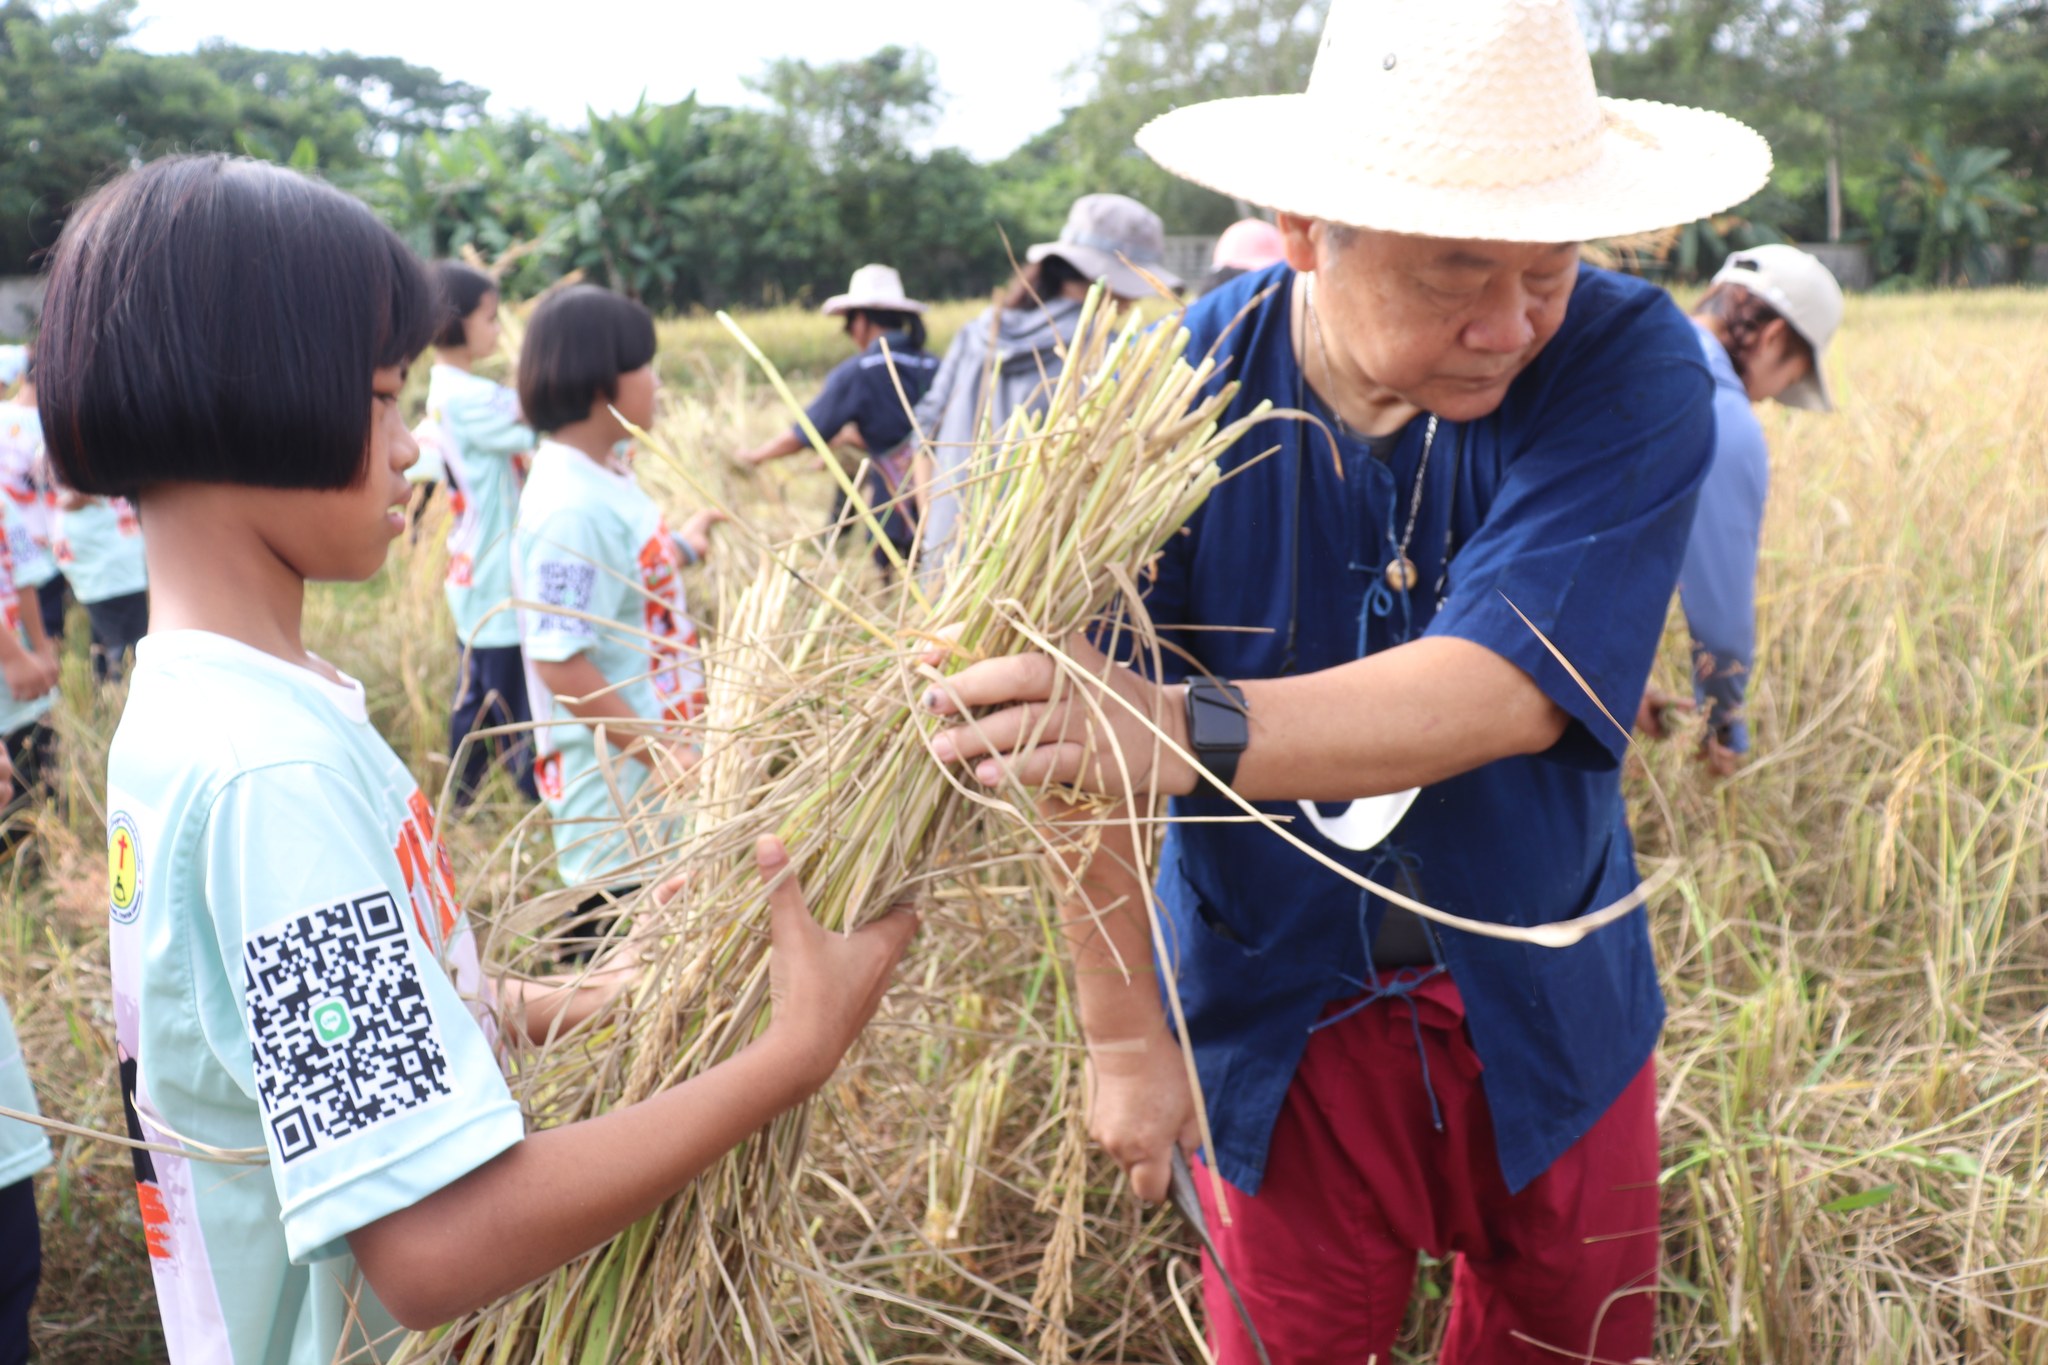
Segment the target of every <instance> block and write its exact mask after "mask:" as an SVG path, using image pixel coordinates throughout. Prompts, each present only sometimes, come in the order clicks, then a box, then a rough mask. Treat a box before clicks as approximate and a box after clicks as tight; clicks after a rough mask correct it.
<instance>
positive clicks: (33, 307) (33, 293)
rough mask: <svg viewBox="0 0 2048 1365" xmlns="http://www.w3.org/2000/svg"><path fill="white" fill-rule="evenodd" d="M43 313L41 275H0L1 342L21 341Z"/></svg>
mask: <svg viewBox="0 0 2048 1365" xmlns="http://www.w3.org/2000/svg"><path fill="white" fill-rule="evenodd" d="M42 311H43V281H42V277H41V276H39V275H0V341H19V340H21V339H22V338H23V337H25V336H27V335H28V329H29V324H30V323H32V322H34V321H35V320H36V318H37V316H38V315H39V314H41V313H42Z"/></svg>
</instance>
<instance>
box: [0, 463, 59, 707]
mask: <svg viewBox="0 0 2048 1365" xmlns="http://www.w3.org/2000/svg"><path fill="white" fill-rule="evenodd" d="M27 534H28V533H27V532H26V531H24V530H23V529H22V524H21V513H20V512H18V511H16V510H15V506H14V502H13V499H11V498H5V497H0V630H6V631H8V632H9V633H11V634H12V635H13V636H14V638H15V639H16V640H17V641H19V642H20V644H21V647H22V648H23V649H26V648H28V621H27V616H28V613H27V611H26V610H25V607H26V605H27V604H26V603H24V602H23V601H22V598H21V589H22V588H31V587H35V586H37V585H36V584H35V583H34V582H33V581H32V580H31V578H30V576H29V575H26V574H24V573H23V572H22V571H21V567H20V562H19V561H18V560H16V559H15V557H14V545H15V543H16V542H17V541H18V540H22V539H25V538H26V537H27ZM56 702H57V690H56V689H55V688H51V689H50V690H49V691H48V692H45V693H44V694H43V695H42V696H40V697H31V698H29V699H28V700H26V701H23V700H21V699H20V698H17V697H16V696H15V695H14V694H13V693H12V692H10V691H9V690H8V689H7V686H6V684H5V683H4V682H0V736H4V735H11V734H13V733H14V732H15V731H16V730H19V729H22V728H23V727H25V726H29V725H33V724H35V723H36V722H37V721H39V720H41V719H42V718H43V717H44V716H47V715H49V714H50V708H51V707H52V706H54V705H56Z"/></svg>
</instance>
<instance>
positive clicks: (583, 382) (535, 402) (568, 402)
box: [519, 284, 655, 431]
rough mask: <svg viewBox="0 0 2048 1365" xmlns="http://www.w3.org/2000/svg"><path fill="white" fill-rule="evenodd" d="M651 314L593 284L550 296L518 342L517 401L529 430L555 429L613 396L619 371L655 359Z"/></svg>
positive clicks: (617, 384) (577, 420) (652, 318)
mask: <svg viewBox="0 0 2048 1365" xmlns="http://www.w3.org/2000/svg"><path fill="white" fill-rule="evenodd" d="M654 349H655V342H654V317H653V315H652V314H650V313H649V312H648V311H647V310H646V309H645V308H642V307H641V306H640V305H639V304H637V303H635V302H633V300H631V299H629V298H626V297H625V296H624V295H621V294H614V293H613V292H612V291H611V290H609V289H600V288H599V287H598V286H596V285H594V284H578V285H572V286H570V287H569V288H567V289H564V290H562V291H561V292H560V293H559V294H550V295H549V296H548V297H547V298H545V299H543V300H541V304H540V307H538V308H536V309H534V310H533V317H532V318H531V319H530V320H529V321H528V322H527V324H526V339H525V340H524V341H523V342H521V343H520V347H519V406H520V408H521V409H522V410H523V411H524V412H525V413H526V420H527V421H528V422H530V423H531V424H532V425H533V429H534V430H535V431H560V430H561V429H562V428H563V427H566V426H568V425H570V424H571V423H573V422H580V421H582V420H583V419H584V418H586V417H588V416H590V406H591V404H593V403H595V402H596V401H597V400H598V399H599V398H603V399H606V400H607V401H609V400H610V399H613V398H616V397H618V396H619V376H620V375H624V374H631V373H632V372H633V371H635V370H637V369H639V368H640V367H641V366H643V365H648V364H651V363H653V360H654Z"/></svg>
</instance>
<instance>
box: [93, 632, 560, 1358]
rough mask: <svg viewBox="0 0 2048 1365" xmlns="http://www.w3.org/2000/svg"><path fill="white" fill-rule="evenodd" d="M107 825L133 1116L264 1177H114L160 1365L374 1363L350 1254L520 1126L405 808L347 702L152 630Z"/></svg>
mask: <svg viewBox="0 0 2048 1365" xmlns="http://www.w3.org/2000/svg"><path fill="white" fill-rule="evenodd" d="M107 810H108V813H109V814H108V832H107V843H108V866H109V869H110V875H109V888H108V899H109V915H110V919H111V922H112V930H111V934H110V939H109V945H110V952H111V956H112V960H113V976H114V1025H115V1035H116V1038H117V1040H118V1043H119V1047H120V1058H121V1063H122V1073H123V1089H124V1092H125V1097H126V1099H127V1100H128V1102H129V1103H130V1105H131V1106H132V1114H133V1116H134V1119H135V1121H136V1123H137V1125H138V1126H139V1128H140V1131H141V1132H142V1133H143V1135H144V1136H145V1137H147V1138H148V1139H150V1140H151V1141H154V1142H161V1143H168V1144H170V1145H172V1146H183V1145H185V1143H186V1142H187V1141H188V1140H190V1141H193V1142H197V1143H204V1144H208V1145H209V1146H212V1147H215V1148H229V1149H234V1148H260V1149H262V1150H263V1151H264V1153H265V1154H266V1155H267V1157H268V1163H267V1164H266V1165H263V1166H259V1167H253V1168H252V1167H248V1166H233V1165H223V1164H219V1163H216V1162H212V1161H208V1160H205V1159H203V1158H202V1157H201V1156H200V1155H197V1154H196V1152H195V1154H194V1155H191V1156H171V1155H162V1154H157V1155H153V1156H150V1157H148V1159H147V1161H146V1162H145V1163H143V1164H142V1167H141V1169H140V1170H139V1171H138V1187H139V1194H140V1198H141V1203H142V1213H143V1226H144V1230H145V1233H146V1234H147V1237H148V1240H149V1244H150V1250H151V1256H150V1266H151V1269H152V1270H153V1271H154V1273H155V1277H156V1286H157V1298H158V1304H159V1306H160V1308H161V1310H162V1313H163V1320H164V1329H165V1335H166V1339H167V1341H168V1344H169V1347H170V1356H171V1360H172V1361H173V1362H175V1363H176V1365H199V1362H205V1365H328V1363H329V1362H330V1361H333V1360H336V1359H339V1358H343V1357H346V1358H348V1359H351V1360H381V1359H384V1358H386V1357H387V1356H388V1355H389V1354H390V1352H391V1351H393V1350H395V1349H396V1347H397V1344H398V1342H399V1340H400V1339H401V1335H402V1334H399V1333H398V1332H397V1331H396V1324H395V1323H394V1322H393V1321H392V1319H391V1318H390V1315H389V1314H388V1313H386V1312H385V1311H384V1308H383V1306H382V1305H381V1304H380V1303H378V1302H377V1298H376V1295H375V1293H374V1292H372V1291H371V1289H370V1288H369V1286H368V1285H367V1283H365V1282H364V1280H363V1278H362V1276H361V1274H360V1273H359V1272H358V1271H357V1269H356V1265H355V1261H354V1259H353V1258H352V1257H351V1256H350V1255H349V1250H348V1243H347V1240H346V1239H347V1236H348V1234H349V1233H351V1232H354V1231H356V1230H357V1229H359V1228H362V1227H365V1226H367V1225H368V1224H370V1223H373V1222H375V1221H377V1220H378V1219H380V1218H383V1217H385V1216H386V1215H388V1214H391V1213H395V1212H397V1211H398V1210H400V1209H404V1208H408V1207H410V1206H412V1205H414V1204H417V1203H418V1202H420V1201H421V1200H422V1199H424V1198H426V1197H427V1196H429V1195H431V1194H433V1193H435V1192H436V1191H438V1190H441V1189H443V1188H445V1187H447V1186H448V1185H449V1184H451V1183H453V1182H454V1181H455V1180H457V1179H459V1178H460V1177H462V1176H463V1175H466V1174H468V1173H469V1172H470V1171H473V1170H475V1169H476V1168H477V1167H479V1166H481V1165H483V1164H484V1163H485V1162H487V1161H489V1160H490V1159H491V1158H492V1157H494V1156H496V1155H498V1154H499V1153H500V1152H503V1151H505V1150H506V1149H507V1148H509V1147H511V1146H512V1145H513V1144H515V1143H517V1142H519V1141H520V1140H521V1138H522V1137H523V1135H524V1131H525V1130H524V1124H523V1121H522V1118H521V1115H520V1111H519V1106H518V1105H517V1104H516V1103H515V1102H514V1101H513V1099H512V1096H511V1094H510V1092H509V1091H508V1089H507V1087H506V1084H505V1080H504V1077H503V1075H502V1073H501V1072H500V1070H499V1067H498V1062H497V1058H496V1055H495V1051H494V1047H493V1042H492V1039H493V1034H492V1026H491V1024H490V1023H489V1018H490V1009H489V997H488V994H487V992H486V990H485V987H484V983H483V980H482V976H481V974H480V972H479V970H478V965H477V955H476V945H475V940H474V938H473V936H472V935H471V933H470V931H469V927H468V923H467V921H466V920H465V919H464V917H463V916H462V914H461V912H460V910H459V909H458V906H457V901H456V898H455V890H454V886H453V881H452V878H451V876H450V874H449V868H448V862H447V857H446V854H445V853H444V852H443V851H442V848H441V844H440V840H439V839H438V837H437V836H436V834H435V831H434V824H433V817H432V813H431V811H430V810H429V809H428V806H427V803H426V801H425V799H424V798H423V797H422V796H421V794H420V790H419V788H418V786H417V785H416V784H415V783H414V781H413V779H412V776H411V775H410V774H409V773H408V772H407V771H406V769H405V767H404V765H403V764H401V763H400V762H399V760H398V758H397V756H396V755H395V754H393V753H392V752H391V749H390V747H389V746H388V745H386V744H385V743H384V741H383V740H382V739H381V738H379V737H378V735H377V732H376V730H375V729H373V728H372V727H371V725H370V723H369V719H368V716H367V714H366V712H365V710H364V707H363V694H362V689H361V687H359V686H356V685H354V684H349V685H346V686H344V685H338V684H335V683H333V682H330V681H328V680H327V679H326V678H324V677H322V676H320V675H319V674H316V673H314V672H312V671H311V670H310V669H306V668H301V667H297V666H295V665H292V664H289V663H286V662H284V661H283V660H281V659H277V658H274V657H272V656H271V655H268V654H264V653H262V652H260V651H258V650H255V649H252V648H250V647H249V646H247V645H243V644H240V643H238V642H236V641H233V640H229V639H226V638H224V637H222V636H218V635H212V634H208V633H206V632H203V631H173V632H165V633H159V634H154V635H151V636H149V637H147V638H146V639H144V640H143V641H142V643H141V645H140V646H139V648H138V649H137V652H136V665H135V670H134V673H133V676H132V679H131V683H130V688H129V694H128V703H127V709H126V711H125V712H124V714H123V715H122V717H121V725H120V728H119V730H118V731H117V732H116V733H115V735H114V740H113V745H112V748H111V751H110V753H109V755H108V774H107ZM352 1301H353V1303H354V1305H355V1307H354V1308H352V1307H351V1303H352ZM356 1352H360V1353H361V1354H351V1353H356Z"/></svg>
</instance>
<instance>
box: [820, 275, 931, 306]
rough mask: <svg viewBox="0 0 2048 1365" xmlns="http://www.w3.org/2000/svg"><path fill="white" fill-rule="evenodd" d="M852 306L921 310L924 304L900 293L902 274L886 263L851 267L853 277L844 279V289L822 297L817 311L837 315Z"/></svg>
mask: <svg viewBox="0 0 2048 1365" xmlns="http://www.w3.org/2000/svg"><path fill="white" fill-rule="evenodd" d="M856 308H868V309H872V310H874V311H875V312H877V313H922V312H924V311H925V305H923V304H921V303H919V302H918V301H917V300H916V299H913V298H907V297H905V296H904V293H903V277H902V276H901V275H899V274H897V273H896V270H895V268H894V267H893V266H886V265H864V266H862V267H861V268H860V269H858V270H856V271H854V272H853V278H852V279H851V280H849V281H847V284H846V292H845V293H844V294H834V295H833V296H832V297H831V298H829V299H826V300H825V306H824V308H822V309H820V310H819V311H821V312H823V313H824V314H826V315H827V316H828V317H838V316H839V315H840V314H842V313H851V312H852V311H853V310H854V309H856Z"/></svg>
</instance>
